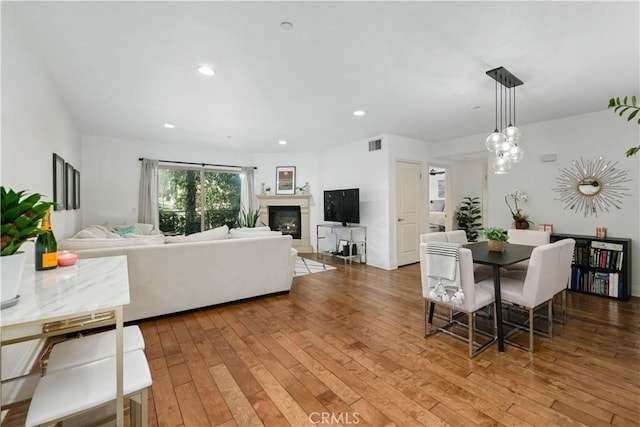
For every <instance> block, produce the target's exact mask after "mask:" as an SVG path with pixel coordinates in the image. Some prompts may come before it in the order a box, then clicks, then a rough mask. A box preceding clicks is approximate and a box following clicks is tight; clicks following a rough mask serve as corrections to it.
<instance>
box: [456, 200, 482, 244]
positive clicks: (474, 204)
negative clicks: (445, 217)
mask: <svg viewBox="0 0 640 427" xmlns="http://www.w3.org/2000/svg"><path fill="white" fill-rule="evenodd" d="M481 218H482V211H481V210H480V199H479V198H478V197H469V196H465V197H463V198H462V202H460V204H459V205H458V208H457V210H456V222H457V223H458V229H459V230H464V232H465V233H466V234H467V240H468V241H469V242H476V241H477V240H478V230H479V229H480V226H481V225H482V224H481V223H480V222H479V221H480V219H481Z"/></svg>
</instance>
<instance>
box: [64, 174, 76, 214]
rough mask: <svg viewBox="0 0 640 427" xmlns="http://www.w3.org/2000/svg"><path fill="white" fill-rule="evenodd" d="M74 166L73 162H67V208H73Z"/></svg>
mask: <svg viewBox="0 0 640 427" xmlns="http://www.w3.org/2000/svg"><path fill="white" fill-rule="evenodd" d="M73 176H74V174H73V166H72V165H71V163H65V165H64V185H65V188H66V193H65V196H66V197H65V200H66V202H65V203H66V207H67V209H73V203H74V200H73V199H74V197H75V196H74V194H73Z"/></svg>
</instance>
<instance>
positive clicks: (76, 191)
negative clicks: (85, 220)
mask: <svg viewBox="0 0 640 427" xmlns="http://www.w3.org/2000/svg"><path fill="white" fill-rule="evenodd" d="M73 208H74V209H80V171H79V170H78V169H74V170H73Z"/></svg>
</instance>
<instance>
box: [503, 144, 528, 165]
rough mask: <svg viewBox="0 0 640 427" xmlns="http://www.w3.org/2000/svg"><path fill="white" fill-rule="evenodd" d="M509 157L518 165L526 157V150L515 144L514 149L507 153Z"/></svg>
mask: <svg viewBox="0 0 640 427" xmlns="http://www.w3.org/2000/svg"><path fill="white" fill-rule="evenodd" d="M507 153H508V155H507V157H508V158H509V160H511V162H513V163H518V162H520V160H522V158H523V157H524V150H523V149H522V148H520V147H519V146H518V144H514V145H513V147H512V148H511V149H510V150H509V151H508V152H507Z"/></svg>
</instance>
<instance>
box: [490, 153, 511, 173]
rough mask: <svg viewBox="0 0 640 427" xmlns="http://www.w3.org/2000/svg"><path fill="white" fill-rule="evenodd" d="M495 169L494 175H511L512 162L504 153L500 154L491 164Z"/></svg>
mask: <svg viewBox="0 0 640 427" xmlns="http://www.w3.org/2000/svg"><path fill="white" fill-rule="evenodd" d="M491 167H492V168H493V173H494V174H496V175H504V174H506V173H509V171H510V170H511V160H509V159H508V158H507V157H506V156H505V155H504V153H502V152H501V153H499V154H498V155H497V156H496V158H495V159H493V163H492V164H491Z"/></svg>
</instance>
